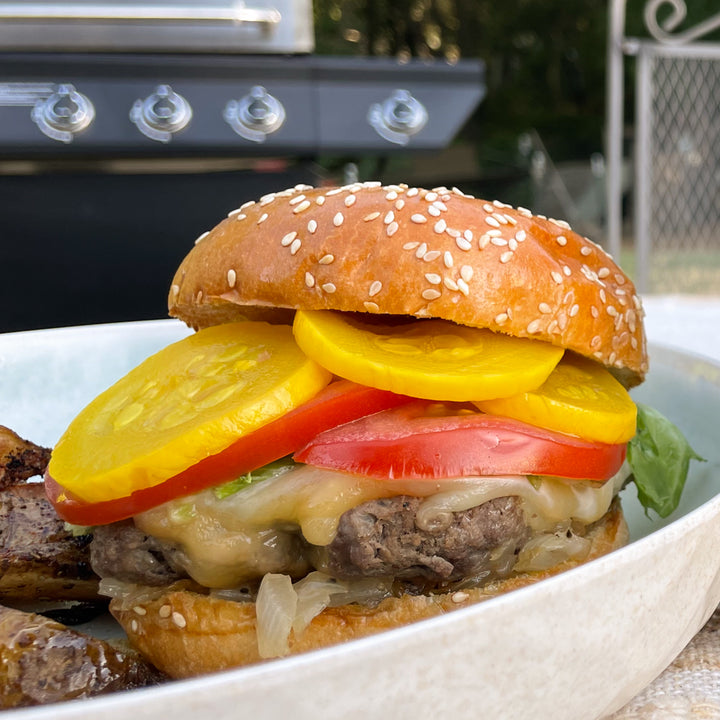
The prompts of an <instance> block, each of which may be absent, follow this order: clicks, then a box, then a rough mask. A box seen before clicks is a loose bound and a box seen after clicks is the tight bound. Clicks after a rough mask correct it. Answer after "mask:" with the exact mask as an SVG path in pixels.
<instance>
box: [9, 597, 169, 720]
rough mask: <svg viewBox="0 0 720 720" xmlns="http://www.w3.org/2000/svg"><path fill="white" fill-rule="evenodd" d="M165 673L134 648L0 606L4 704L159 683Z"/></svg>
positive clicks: (32, 702) (12, 705)
mask: <svg viewBox="0 0 720 720" xmlns="http://www.w3.org/2000/svg"><path fill="white" fill-rule="evenodd" d="M164 679H165V677H164V676H163V675H162V674H161V673H160V672H159V671H157V670H156V669H155V668H154V667H153V666H151V665H148V664H147V663H146V662H145V661H144V660H142V659H141V658H140V657H139V656H138V655H136V654H135V653H134V652H130V651H124V650H120V649H118V648H116V647H114V646H113V645H111V644H110V643H108V642H105V641H103V640H97V639H95V638H92V637H90V636H88V635H85V634H83V633H79V632H77V631H75V630H71V629H70V628H67V627H65V626H64V625H61V624H60V623H57V622H55V621H53V620H49V619H48V618H46V617H43V616H41V615H36V614H34V613H27V612H22V611H20V610H13V609H10V608H6V607H2V606H0V708H1V709H8V708H16V707H24V706H28V705H42V704H45V703H53V702H59V701H61V700H74V699H79V698H86V697H90V696H93V695H99V694H102V693H108V692H114V691H116V690H128V689H130V688H135V687H141V686H146V685H155V684H158V683H159V682H162V681H163V680H164Z"/></svg>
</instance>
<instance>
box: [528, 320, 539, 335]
mask: <svg viewBox="0 0 720 720" xmlns="http://www.w3.org/2000/svg"><path fill="white" fill-rule="evenodd" d="M541 326H542V323H541V322H540V320H533V321H532V322H531V323H530V324H529V325H528V326H527V332H528V334H530V335H534V334H535V333H538V332H540V328H541Z"/></svg>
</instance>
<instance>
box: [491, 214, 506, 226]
mask: <svg viewBox="0 0 720 720" xmlns="http://www.w3.org/2000/svg"><path fill="white" fill-rule="evenodd" d="M492 217H494V218H495V220H497V221H498V222H499V223H500V225H507V224H508V221H507V219H506V218H505V216H504V215H501V214H500V213H493V214H492Z"/></svg>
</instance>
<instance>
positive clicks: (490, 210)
mask: <svg viewBox="0 0 720 720" xmlns="http://www.w3.org/2000/svg"><path fill="white" fill-rule="evenodd" d="M483 210H484V211H485V212H486V213H488V214H490V213H494V212H495V208H494V207H493V206H492V205H491V204H490V203H485V204H484V205H483Z"/></svg>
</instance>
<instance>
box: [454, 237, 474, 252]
mask: <svg viewBox="0 0 720 720" xmlns="http://www.w3.org/2000/svg"><path fill="white" fill-rule="evenodd" d="M455 244H456V245H457V246H458V247H459V248H460V249H461V250H466V251H467V250H470V248H471V247H472V245H471V244H470V243H469V242H468V241H467V240H466V239H465V238H464V237H456V238H455Z"/></svg>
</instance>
